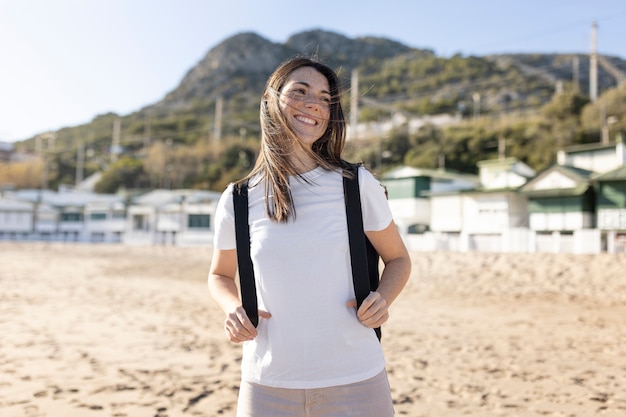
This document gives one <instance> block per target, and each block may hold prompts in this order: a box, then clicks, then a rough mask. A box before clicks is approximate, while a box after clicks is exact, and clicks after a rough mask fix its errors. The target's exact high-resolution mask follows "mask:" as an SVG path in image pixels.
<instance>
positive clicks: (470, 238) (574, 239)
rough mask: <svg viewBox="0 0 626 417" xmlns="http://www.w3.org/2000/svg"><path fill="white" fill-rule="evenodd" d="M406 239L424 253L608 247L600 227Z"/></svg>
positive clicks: (591, 250) (567, 250)
mask: <svg viewBox="0 0 626 417" xmlns="http://www.w3.org/2000/svg"><path fill="white" fill-rule="evenodd" d="M403 238H404V241H405V243H406V245H407V247H408V249H409V250H411V251H423V252H431V251H451V252H454V251H462V252H466V251H476V252H520V253H535V252H549V253H600V252H602V251H603V250H606V248H603V246H604V245H603V242H602V233H601V231H600V230H597V229H583V230H577V231H575V232H573V233H559V232H553V233H547V234H544V233H537V232H535V231H533V230H530V229H510V230H507V231H506V232H505V233H497V234H462V233H461V234H459V233H442V232H427V233H423V234H406V235H404V236H403ZM613 248H614V249H613V250H609V251H610V252H616V251H619V250H620V249H622V246H618V245H614V246H613ZM609 249H611V248H609Z"/></svg>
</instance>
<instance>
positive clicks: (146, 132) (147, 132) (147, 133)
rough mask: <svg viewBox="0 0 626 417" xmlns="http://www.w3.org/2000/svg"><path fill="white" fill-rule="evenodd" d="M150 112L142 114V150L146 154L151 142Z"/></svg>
mask: <svg viewBox="0 0 626 417" xmlns="http://www.w3.org/2000/svg"><path fill="white" fill-rule="evenodd" d="M151 136H152V112H151V111H150V110H146V112H145V113H144V125H143V150H144V152H148V149H150V141H151V140H152V137H151Z"/></svg>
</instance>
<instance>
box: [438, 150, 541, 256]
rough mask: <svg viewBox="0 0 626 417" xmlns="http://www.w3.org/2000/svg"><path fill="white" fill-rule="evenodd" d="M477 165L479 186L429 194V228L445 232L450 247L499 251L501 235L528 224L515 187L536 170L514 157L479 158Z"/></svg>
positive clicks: (521, 196) (523, 202) (524, 204)
mask: <svg viewBox="0 0 626 417" xmlns="http://www.w3.org/2000/svg"><path fill="white" fill-rule="evenodd" d="M478 168H479V178H480V185H479V186H478V187H475V188H473V189H465V190H457V191H452V192H440V193H431V194H430V200H431V222H430V225H431V230H432V231H433V232H440V233H444V234H446V235H447V240H448V241H449V242H450V243H449V248H450V249H453V250H489V251H501V250H503V249H507V248H503V244H502V239H503V234H505V233H507V232H508V231H510V230H512V229H519V228H525V227H527V225H528V220H527V219H528V217H527V210H526V198H525V197H524V196H523V195H521V194H520V193H519V192H518V189H519V187H520V186H522V185H523V184H525V183H526V182H527V181H528V180H529V179H530V178H532V177H533V176H534V175H535V172H534V171H533V170H532V169H531V168H530V167H528V166H527V165H526V164H524V163H523V162H521V161H519V160H517V159H515V158H502V159H494V160H486V161H480V162H479V163H478ZM438 246H439V247H441V245H438ZM446 249H447V248H446Z"/></svg>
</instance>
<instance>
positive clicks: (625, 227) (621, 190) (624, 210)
mask: <svg viewBox="0 0 626 417" xmlns="http://www.w3.org/2000/svg"><path fill="white" fill-rule="evenodd" d="M594 181H595V188H596V192H597V203H596V213H597V214H596V215H597V228H598V229H599V230H600V231H601V232H602V238H603V243H604V246H605V250H606V251H607V252H610V253H614V252H626V165H622V166H619V167H617V168H616V169H614V170H612V171H609V172H607V173H604V174H602V175H600V176H597V177H596V178H595V179H594Z"/></svg>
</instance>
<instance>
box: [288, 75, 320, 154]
mask: <svg viewBox="0 0 626 417" xmlns="http://www.w3.org/2000/svg"><path fill="white" fill-rule="evenodd" d="M331 99H332V98H331V96H330V88H329V86H328V80H327V79H326V77H325V76H324V75H322V74H321V73H320V72H318V71H317V70H316V69H315V68H312V67H301V68H298V69H296V70H294V71H293V72H292V73H291V74H290V75H289V77H288V78H287V81H286V82H285V84H284V85H283V88H282V90H281V92H280V110H281V112H282V113H283V115H284V116H285V118H286V119H287V123H289V125H290V126H291V128H292V129H293V131H294V132H295V133H296V134H297V135H298V139H300V141H301V142H302V143H303V144H304V145H306V146H308V147H311V145H312V144H313V143H314V142H315V141H316V140H318V139H319V138H320V137H321V136H322V135H323V134H324V132H326V128H327V127H328V119H329V117H330V102H331Z"/></svg>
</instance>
